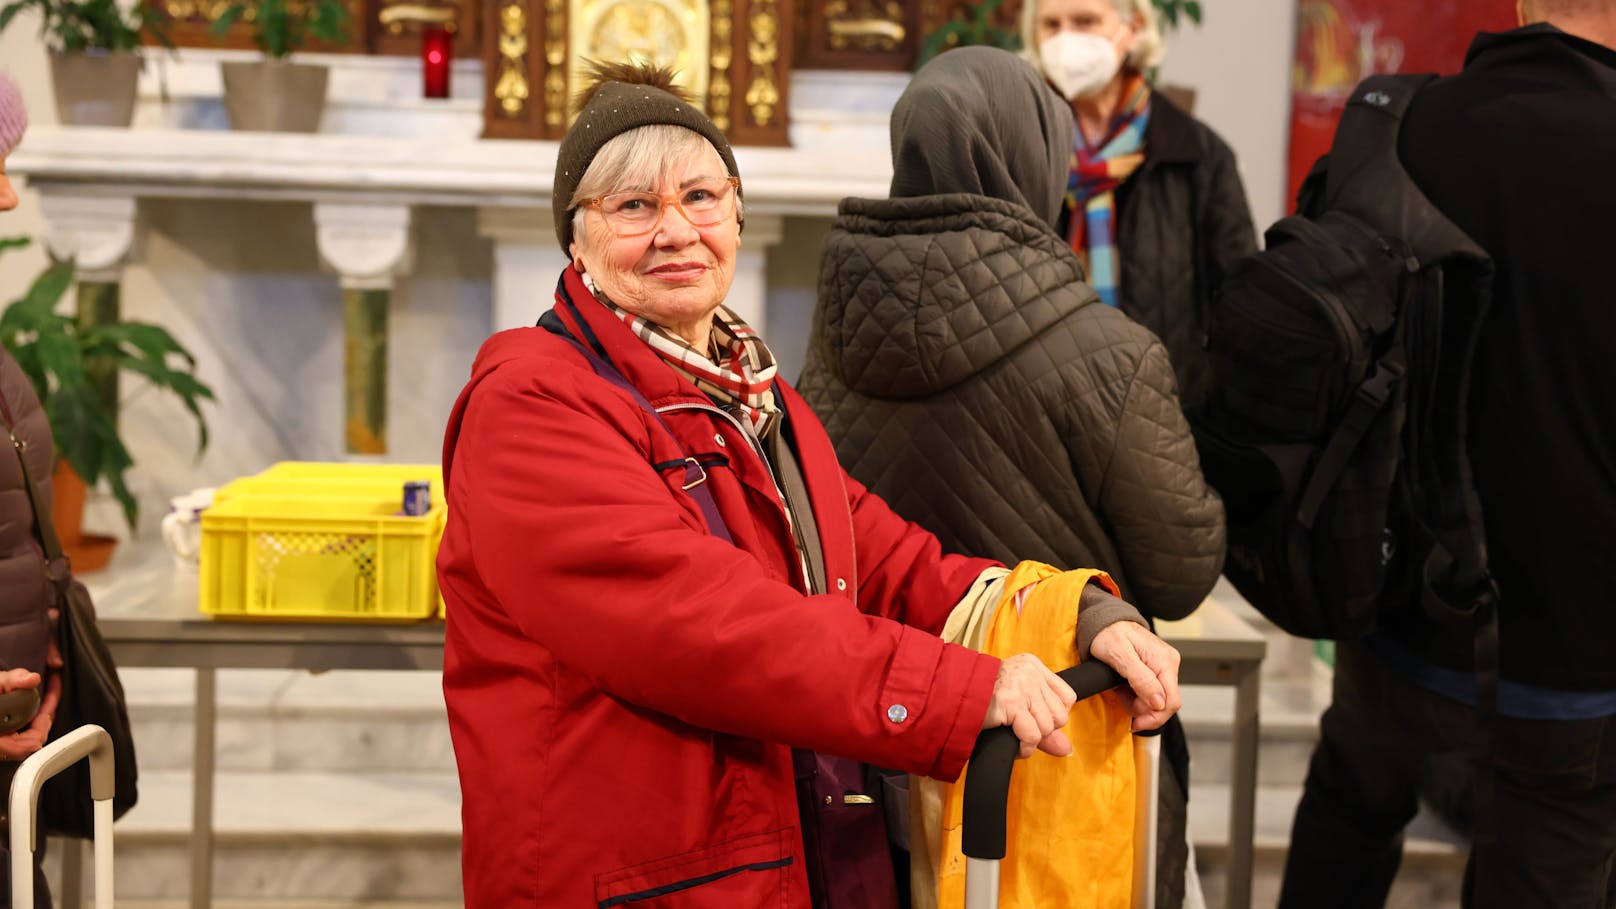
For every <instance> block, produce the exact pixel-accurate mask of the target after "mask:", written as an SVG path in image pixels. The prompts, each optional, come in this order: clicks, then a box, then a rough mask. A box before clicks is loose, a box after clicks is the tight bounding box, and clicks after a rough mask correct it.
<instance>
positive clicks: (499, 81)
mask: <svg viewBox="0 0 1616 909" xmlns="http://www.w3.org/2000/svg"><path fill="white" fill-rule="evenodd" d="M543 2H546V3H554V2H557V0H543ZM544 14H545V10H544V7H543V6H540V5H538V2H530V0H487V2H486V5H485V8H484V14H483V15H484V21H483V70H484V73H485V74H486V75H485V78H484V80H483V84H484V94H483V136H484V137H485V138H489V139H537V138H543V137H545V136H547V135H548V133H547V126H546V123H545V119H544V110H545V105H544V103H543V97H544V96H543V94H542V93H543V91H544V79H545V76H546V71H547V69H549V67H548V66H547V64H546V55H547V53H548V52H549V49H547V48H545V44H544V38H545V30H544V22H545V18H544ZM556 54H557V56H559V57H561V58H565V56H566V35H565V32H562V34H561V37H560V48H559V50H558V51H557V52H556Z"/></svg>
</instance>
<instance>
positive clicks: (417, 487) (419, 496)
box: [404, 480, 432, 517]
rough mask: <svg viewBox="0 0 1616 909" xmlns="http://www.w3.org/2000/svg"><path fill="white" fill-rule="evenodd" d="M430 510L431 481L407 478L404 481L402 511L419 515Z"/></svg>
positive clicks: (413, 515) (415, 515)
mask: <svg viewBox="0 0 1616 909" xmlns="http://www.w3.org/2000/svg"><path fill="white" fill-rule="evenodd" d="M431 510H432V481H431V480H407V481H405V483H404V513H405V514H406V515H409V516H410V517H419V516H421V515H424V514H426V513H427V512H429V511H431Z"/></svg>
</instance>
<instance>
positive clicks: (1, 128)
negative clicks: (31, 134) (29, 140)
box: [0, 72, 28, 158]
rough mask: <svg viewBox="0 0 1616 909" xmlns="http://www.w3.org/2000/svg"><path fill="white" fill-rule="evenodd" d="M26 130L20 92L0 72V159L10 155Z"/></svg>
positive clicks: (25, 110)
mask: <svg viewBox="0 0 1616 909" xmlns="http://www.w3.org/2000/svg"><path fill="white" fill-rule="evenodd" d="M27 128H28V109H27V108H25V107H23V106H22V92H20V91H18V90H17V83H15V82H12V81H11V77H10V76H7V75H6V74H5V73H3V72H0V158H4V157H5V156H7V155H9V154H11V151H12V149H14V148H16V147H17V143H18V142H21V141H22V133H23V130H25V129H27Z"/></svg>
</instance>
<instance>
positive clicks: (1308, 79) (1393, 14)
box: [1285, 0, 1515, 207]
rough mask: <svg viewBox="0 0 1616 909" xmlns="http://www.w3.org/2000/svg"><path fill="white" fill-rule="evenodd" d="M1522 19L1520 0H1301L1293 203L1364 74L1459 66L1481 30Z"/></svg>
mask: <svg viewBox="0 0 1616 909" xmlns="http://www.w3.org/2000/svg"><path fill="white" fill-rule="evenodd" d="M1514 27H1515V2H1514V0H1418V2H1410V0H1297V14H1296V61H1295V64H1294V65H1293V67H1292V69H1291V147H1290V180H1289V183H1288V184H1287V186H1288V190H1287V194H1286V197H1285V198H1286V200H1287V207H1288V206H1289V205H1291V204H1294V202H1295V199H1296V190H1297V188H1298V187H1299V186H1300V185H1301V183H1302V178H1303V177H1305V176H1307V172H1308V169H1309V168H1311V167H1312V166H1313V162H1314V161H1316V160H1318V158H1319V156H1320V155H1322V154H1324V153H1325V152H1326V151H1329V149H1330V138H1331V137H1332V136H1333V135H1334V134H1335V124H1336V120H1337V118H1339V117H1340V116H1341V109H1342V108H1343V107H1344V106H1345V105H1346V99H1347V95H1348V94H1349V93H1351V91H1352V88H1353V86H1355V85H1357V84H1358V82H1359V80H1361V79H1363V78H1365V77H1367V76H1371V75H1374V74H1376V73H1421V72H1437V73H1453V72H1457V71H1458V70H1459V69H1460V67H1462V66H1463V65H1464V55H1465V51H1466V50H1467V49H1468V48H1469V47H1470V41H1471V39H1472V38H1474V37H1475V35H1476V33H1477V32H1479V31H1502V30H1505V29H1510V28H1514Z"/></svg>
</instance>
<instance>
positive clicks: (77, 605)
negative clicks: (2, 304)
mask: <svg viewBox="0 0 1616 909" xmlns="http://www.w3.org/2000/svg"><path fill="white" fill-rule="evenodd" d="M6 430H7V433H8V434H9V435H10V436H11V443H12V447H13V448H14V449H15V450H16V452H17V460H18V461H19V462H20V463H21V464H22V478H23V485H24V486H26V487H27V491H28V504H29V505H30V506H32V508H33V510H34V525H35V528H36V530H37V531H38V533H39V543H40V545H41V546H42V547H44V549H45V565H44V568H45V572H46V576H47V577H49V578H50V582H51V585H52V586H53V587H55V589H56V608H57V611H58V616H57V619H56V646H57V647H58V648H59V649H60V650H61V652H62V668H61V670H60V672H61V674H62V699H61V703H60V704H58V705H57V707H56V716H55V717H54V718H53V720H52V722H51V731H50V741H52V742H54V741H56V740H57V739H59V738H61V737H62V735H63V734H65V733H68V732H71V731H72V730H74V729H77V728H78V727H80V726H88V725H95V726H100V727H101V728H102V729H105V730H106V731H107V734H108V735H110V736H111V737H112V754H113V775H114V779H115V781H116V783H117V790H116V792H115V794H114V795H113V797H112V816H113V817H115V818H116V817H122V816H123V815H124V813H125V812H127V811H128V810H129V809H130V808H132V807H134V804H135V799H136V777H137V772H136V767H135V736H134V732H133V730H132V729H130V727H129V709H128V707H127V706H126V705H125V703H124V694H123V683H122V682H120V681H119V680H118V667H117V666H116V665H115V664H114V663H113V662H112V651H111V650H109V649H108V648H107V642H106V641H105V640H104V639H102V637H101V630H100V629H99V628H97V627H96V623H95V604H93V603H91V602H90V592H89V591H88V590H86V589H84V585H83V584H81V583H79V581H78V580H76V579H75V578H74V577H73V571H72V567H71V566H70V565H69V564H68V560H67V557H66V556H65V555H63V554H62V544H61V541H60V540H58V539H57V537H56V528H55V526H54V525H52V524H51V519H50V513H49V511H48V510H47V509H45V508H43V507H41V506H42V505H43V504H44V503H43V502H42V501H41V496H40V495H39V489H38V487H37V486H36V485H35V484H34V479H33V477H32V476H31V475H30V474H29V472H28V459H26V458H24V457H23V456H22V445H23V443H22V442H21V441H20V440H18V439H17V436H16V434H15V433H14V432H12V427H11V426H10V425H9V421H8V425H7V426H6ZM39 817H40V821H41V823H42V824H43V825H44V827H45V829H46V830H47V831H48V832H50V833H54V834H57V835H58V836H71V837H77V838H79V839H91V838H93V836H94V834H95V803H94V802H93V801H91V799H90V764H89V762H88V761H79V762H78V763H76V764H74V765H73V766H71V767H69V768H68V769H66V770H64V771H62V772H61V773H59V774H57V775H56V776H54V777H52V778H51V779H50V780H49V781H47V782H46V783H45V786H44V789H42V790H41V791H40V794H39Z"/></svg>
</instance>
